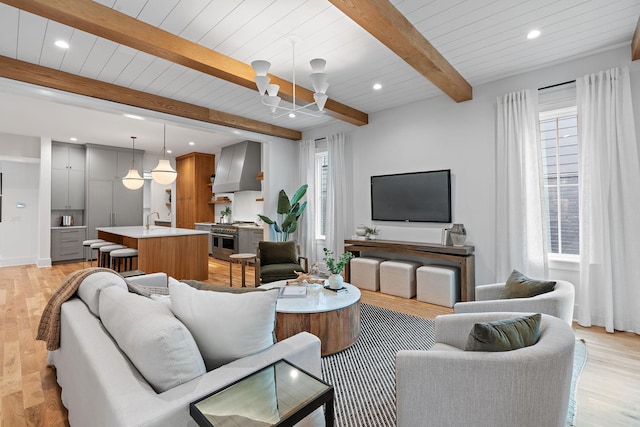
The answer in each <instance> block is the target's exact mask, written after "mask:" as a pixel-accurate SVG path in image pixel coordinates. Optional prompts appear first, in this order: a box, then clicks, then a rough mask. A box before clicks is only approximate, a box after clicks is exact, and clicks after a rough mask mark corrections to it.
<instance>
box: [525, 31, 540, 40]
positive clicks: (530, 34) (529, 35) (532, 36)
mask: <svg viewBox="0 0 640 427" xmlns="http://www.w3.org/2000/svg"><path fill="white" fill-rule="evenodd" d="M539 36H540V30H531V31H529V32H528V33H527V38H528V39H529V40H532V39H535V38H537V37H539Z"/></svg>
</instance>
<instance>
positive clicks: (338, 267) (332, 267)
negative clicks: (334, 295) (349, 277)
mask: <svg viewBox="0 0 640 427" xmlns="http://www.w3.org/2000/svg"><path fill="white" fill-rule="evenodd" d="M323 251H324V258H323V259H322V260H323V261H324V262H325V263H326V264H327V269H328V270H329V271H330V272H331V275H330V276H329V287H330V288H331V289H340V288H342V283H343V282H344V280H343V279H342V275H341V274H340V273H342V270H344V267H345V266H346V265H347V263H348V262H349V260H350V259H351V258H353V254H352V253H351V252H345V253H343V254H342V255H340V257H339V258H338V260H337V261H336V259H335V258H333V251H331V250H329V249H327V248H324V249H323Z"/></svg>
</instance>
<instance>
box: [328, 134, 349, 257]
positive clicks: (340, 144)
mask: <svg viewBox="0 0 640 427" xmlns="http://www.w3.org/2000/svg"><path fill="white" fill-rule="evenodd" d="M327 158H328V164H329V168H328V174H327V231H326V233H327V234H326V242H325V243H326V244H325V247H326V248H327V249H329V250H331V251H333V253H334V255H335V256H339V255H341V254H342V253H343V252H344V238H345V230H346V223H347V193H346V188H345V177H346V176H347V175H346V165H345V136H344V133H338V134H335V135H330V136H329V137H327Z"/></svg>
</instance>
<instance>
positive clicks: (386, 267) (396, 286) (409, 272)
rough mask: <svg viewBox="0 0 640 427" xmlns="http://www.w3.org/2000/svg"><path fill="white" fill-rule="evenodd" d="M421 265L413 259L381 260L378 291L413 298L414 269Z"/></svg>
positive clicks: (414, 288) (414, 287) (414, 293)
mask: <svg viewBox="0 0 640 427" xmlns="http://www.w3.org/2000/svg"><path fill="white" fill-rule="evenodd" d="M421 265H422V264H420V263H418V262H413V261H383V262H382V263H380V292H382V293H383V294H389V295H395V296H398V297H404V298H413V297H414V296H416V269H417V268H418V267H420V266H421Z"/></svg>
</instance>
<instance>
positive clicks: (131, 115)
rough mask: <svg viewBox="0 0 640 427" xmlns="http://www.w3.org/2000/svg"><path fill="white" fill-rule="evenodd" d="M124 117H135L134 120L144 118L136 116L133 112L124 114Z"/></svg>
mask: <svg viewBox="0 0 640 427" xmlns="http://www.w3.org/2000/svg"><path fill="white" fill-rule="evenodd" d="M124 116H125V117H128V118H130V119H135V120H144V117H141V116H136V115H135V114H125V115H124Z"/></svg>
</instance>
